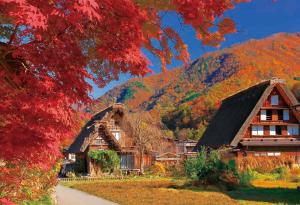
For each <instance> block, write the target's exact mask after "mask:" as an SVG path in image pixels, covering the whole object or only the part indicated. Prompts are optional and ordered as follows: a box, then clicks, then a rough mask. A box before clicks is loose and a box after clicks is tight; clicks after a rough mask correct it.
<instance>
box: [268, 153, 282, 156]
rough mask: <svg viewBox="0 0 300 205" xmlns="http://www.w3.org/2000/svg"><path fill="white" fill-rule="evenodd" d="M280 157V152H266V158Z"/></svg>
mask: <svg viewBox="0 0 300 205" xmlns="http://www.w3.org/2000/svg"><path fill="white" fill-rule="evenodd" d="M280 155H281V153H280V152H268V153H267V156H268V157H279V156H280Z"/></svg>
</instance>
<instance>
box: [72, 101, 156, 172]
mask: <svg viewBox="0 0 300 205" xmlns="http://www.w3.org/2000/svg"><path fill="white" fill-rule="evenodd" d="M124 116H125V108H124V107H123V105H122V104H115V105H112V106H110V107H108V108H106V109H104V110H102V111H101V112H99V113H97V114H96V115H95V116H93V117H92V119H91V120H90V121H89V122H87V124H86V125H85V126H84V127H83V128H82V130H81V132H80V133H79V135H78V136H77V138H76V139H75V141H74V142H73V143H72V144H71V146H70V147H69V149H68V152H69V153H75V154H76V159H78V158H82V159H84V163H85V168H86V170H85V171H86V173H88V174H90V175H95V174H96V173H95V170H96V169H95V168H96V167H95V166H97V165H96V164H95V163H93V160H91V159H90V157H89V156H88V152H89V151H90V150H115V151H116V152H117V153H118V155H119V156H120V159H121V164H120V167H121V169H122V170H128V171H132V170H139V168H140V156H139V154H138V151H137V147H136V146H135V143H134V140H133V138H132V135H131V133H130V130H128V128H126V126H124V125H125V123H126V120H125V118H124ZM151 161H152V157H151V155H149V154H145V155H144V163H145V166H146V167H147V166H149V165H151V163H152V162H151Z"/></svg>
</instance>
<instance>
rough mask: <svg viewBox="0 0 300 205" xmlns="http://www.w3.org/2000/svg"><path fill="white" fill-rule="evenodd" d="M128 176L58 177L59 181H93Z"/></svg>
mask: <svg viewBox="0 0 300 205" xmlns="http://www.w3.org/2000/svg"><path fill="white" fill-rule="evenodd" d="M128 178H129V177H128V176H102V177H71V178H59V179H58V180H59V181H94V180H105V179H121V180H122V179H128Z"/></svg>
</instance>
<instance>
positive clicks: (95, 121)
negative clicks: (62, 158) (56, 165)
mask: <svg viewBox="0 0 300 205" xmlns="http://www.w3.org/2000/svg"><path fill="white" fill-rule="evenodd" d="M114 113H119V114H120V115H123V114H124V107H123V106H122V105H120V104H115V105H112V106H110V107H108V108H106V109H104V110H102V111H100V112H98V113H97V114H96V115H94V116H93V117H92V119H91V120H89V121H88V122H87V123H86V125H85V126H84V127H83V128H82V129H81V131H80V133H79V135H78V136H77V137H76V139H75V140H74V142H73V143H72V144H71V146H70V147H69V149H68V152H70V153H79V152H84V151H85V150H86V148H87V146H88V145H89V143H90V142H91V140H93V139H95V138H96V137H97V136H98V135H99V134H101V135H102V136H104V137H106V140H108V141H109V142H110V144H111V145H112V146H113V147H114V148H115V149H117V150H120V149H121V146H120V144H119V142H118V141H117V140H116V139H115V138H114V136H113V135H112V133H111V132H110V131H109V130H108V129H107V126H106V125H107V123H108V122H107V120H109V118H110V116H111V115H112V114H114Z"/></svg>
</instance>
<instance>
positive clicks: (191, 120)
mask: <svg viewBox="0 0 300 205" xmlns="http://www.w3.org/2000/svg"><path fill="white" fill-rule="evenodd" d="M295 76H300V33H294V34H287V33H279V34H275V35H272V36H270V37H267V38H265V39H260V40H249V41H247V42H245V43H242V44H238V45H234V46H232V47H230V48H226V49H223V50H220V51H216V52H211V53H207V54H205V55H203V56H201V57H200V58H198V59H196V60H195V61H193V62H192V63H191V64H190V65H188V66H185V67H182V68H175V69H172V70H169V71H167V72H165V73H160V74H158V75H153V76H149V77H145V78H143V79H140V78H134V79H131V80H129V81H127V82H126V83H124V84H123V85H120V86H118V87H116V88H114V89H112V90H110V91H109V92H107V93H106V94H105V95H103V96H102V97H100V98H98V99H97V100H96V102H95V104H94V105H93V106H92V107H91V110H92V111H93V112H97V111H99V110H101V109H103V108H104V107H106V106H108V105H110V104H111V103H113V102H116V101H117V102H121V103H124V104H125V105H127V107H128V108H129V109H130V110H132V111H141V110H145V111H149V112H150V113H151V114H152V116H153V117H154V119H155V120H161V121H162V122H163V123H164V124H165V125H166V126H167V127H168V128H169V129H170V130H171V131H172V132H170V135H172V136H173V137H175V138H186V137H188V138H191V139H198V138H199V137H201V135H202V133H203V131H204V130H205V128H206V126H207V123H208V122H209V120H210V119H211V117H212V115H213V114H214V112H215V111H216V109H217V108H218V106H219V104H220V101H221V100H222V99H224V98H226V97H228V96H230V95H232V94H234V93H236V92H238V91H240V90H242V89H245V88H247V87H249V86H251V85H253V84H256V83H258V82H260V81H262V80H266V79H270V78H273V77H278V78H283V79H286V80H287V83H288V85H289V87H290V88H291V89H292V90H293V91H294V92H295V94H296V95H297V96H298V97H299V96H300V83H299V82H297V81H294V80H293V78H294V77H295Z"/></svg>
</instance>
